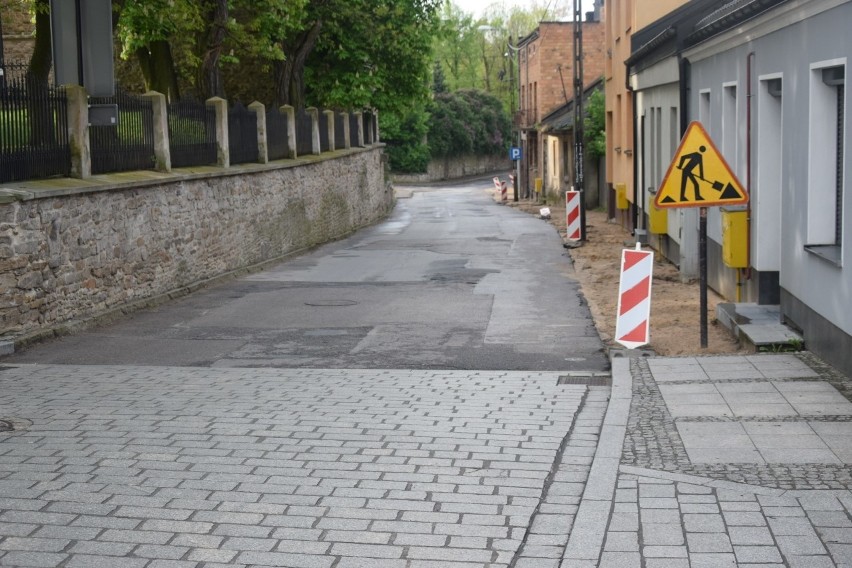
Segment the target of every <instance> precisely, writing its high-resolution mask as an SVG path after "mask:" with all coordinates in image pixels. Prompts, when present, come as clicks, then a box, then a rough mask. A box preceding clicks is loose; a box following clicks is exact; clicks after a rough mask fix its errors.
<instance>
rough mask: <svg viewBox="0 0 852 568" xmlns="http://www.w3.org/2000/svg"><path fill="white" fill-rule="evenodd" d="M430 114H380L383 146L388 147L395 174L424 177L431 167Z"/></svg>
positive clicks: (410, 112)
mask: <svg viewBox="0 0 852 568" xmlns="http://www.w3.org/2000/svg"><path fill="white" fill-rule="evenodd" d="M428 120H429V114H428V113H427V112H426V111H425V109H422V108H420V109H411V110H409V112H407V113H406V114H405V115H404V116H400V115H397V114H394V113H380V114H379V122H380V130H381V136H382V142H384V143H385V144H387V147H386V148H385V151H386V152H387V154H388V160H389V161H390V167H391V171H394V172H399V173H406V174H409V173H422V172H425V171H426V167H427V166H428V165H429V147H428V146H426V143H425V142H424V139H425V137H426V132H427V130H428V128H429V127H428V125H427V121H428Z"/></svg>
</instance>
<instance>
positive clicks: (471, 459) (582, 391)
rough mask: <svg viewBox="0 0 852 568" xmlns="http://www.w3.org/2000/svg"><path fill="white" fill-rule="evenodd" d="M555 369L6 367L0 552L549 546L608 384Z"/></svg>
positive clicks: (267, 556)
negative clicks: (565, 380)
mask: <svg viewBox="0 0 852 568" xmlns="http://www.w3.org/2000/svg"><path fill="white" fill-rule="evenodd" d="M557 379H558V375H557V374H556V373H523V372H476V371H467V372H460V371H446V372H443V371H363V370H362V371H352V370H329V371H325V370H270V369H263V370H256V369H233V370H226V369H187V368H182V369H176V368H164V367H163V368H155V367H134V368H118V367H107V366H105V367H84V366H80V367H74V366H64V367H59V366H20V367H5V368H3V369H2V370H0V409H2V410H1V411H0V412H2V416H0V419H6V420H10V421H12V422H13V423H15V424H16V426H17V427H18V429H16V431H14V432H11V433H2V434H0V565H5V566H21V567H27V566H64V567H86V568H93V567H102V566H103V567H107V566H121V567H122V568H125V567H130V568H133V567H137V566H138V567H140V568H143V567H144V568H155V567H173V568H183V567H188V568H189V567H191V568H202V567H205V568H212V567H216V566H226V565H227V566H253V567H260V566H288V567H293V568H299V567H320V568H331V567H334V568H367V567H381V568H396V567H411V568H441V567H447V568H453V567H457V568H476V567H486V566H487V567H493V568H500V567H508V566H509V565H510V564H512V563H515V564H513V565H514V566H516V567H521V566H523V565H524V564H522V561H526V560H525V559H529V558H551V557H556V556H557V555H559V554H560V553H561V551H560V548H559V547H560V546H562V545H564V541H565V540H567V530H568V527H569V526H570V521H571V517H572V513H573V511H574V510H575V509H576V505H577V502H578V501H579V494H580V493H581V489H582V482H583V481H585V476H586V475H587V474H588V465H589V463H590V461H591V456H592V455H593V453H594V446H595V443H596V435H597V430H596V428H597V429H599V427H600V416H601V415H602V413H603V411H604V408H605V405H606V395H607V391H608V389H607V388H606V387H586V386H584V385H559V386H557ZM584 401H585V402H586V404H588V408H587V409H585V410H586V411H587V414H586V415H584V416H583V419H582V420H579V421H578V422H577V423H576V424H575V414H576V413H577V411H578V410H579V409H580V408H581V405H582V404H583V403H584ZM572 426H573V430H572ZM569 432H570V433H571V435H572V437H571V438H566V436H568V434H569ZM543 496H544V497H545V498H544V499H542V497H543ZM521 548H523V551H522V554H521V555H519V554H518V551H519V549H521ZM526 565H527V566H531V565H535V566H544V564H529V563H528V564H526Z"/></svg>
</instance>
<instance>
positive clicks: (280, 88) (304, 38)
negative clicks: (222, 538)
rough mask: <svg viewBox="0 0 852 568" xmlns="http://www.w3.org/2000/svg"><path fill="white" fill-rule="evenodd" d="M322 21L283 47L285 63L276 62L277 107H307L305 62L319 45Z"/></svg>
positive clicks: (315, 23)
mask: <svg viewBox="0 0 852 568" xmlns="http://www.w3.org/2000/svg"><path fill="white" fill-rule="evenodd" d="M320 29H322V21H321V20H317V21H315V22H314V23H313V25H312V26H311V27H310V28H309V29H308V30H307V31H305V32H302V33H300V34H299V35H298V36H297V37H296V40H295V41H294V42H293V43H292V44H291V45H282V47H283V49H284V55H285V58H284V61H276V62H275V66H274V69H275V105H276V106H279V105H291V106H292V107H294V108H296V109H301V108H303V107H304V106H305V61H306V60H307V59H308V55H310V54H311V51H313V49H314V47H315V46H316V44H317V38H319V33H320Z"/></svg>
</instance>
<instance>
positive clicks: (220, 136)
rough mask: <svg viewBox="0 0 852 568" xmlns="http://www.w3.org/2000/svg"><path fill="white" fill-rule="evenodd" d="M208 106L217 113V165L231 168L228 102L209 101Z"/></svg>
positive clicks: (218, 98) (217, 98)
mask: <svg viewBox="0 0 852 568" xmlns="http://www.w3.org/2000/svg"><path fill="white" fill-rule="evenodd" d="M206 104H207V105H208V106H212V107H213V110H214V111H216V165H217V166H221V167H223V168H230V167H231V149H230V146H229V144H228V101H226V100H225V99H223V98H220V97H211V98H209V99H207V101H206Z"/></svg>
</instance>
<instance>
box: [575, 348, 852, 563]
mask: <svg viewBox="0 0 852 568" xmlns="http://www.w3.org/2000/svg"><path fill="white" fill-rule="evenodd" d="M628 389H629V390H630V391H631V395H630V396H627V395H626V394H625V391H627V390H628ZM851 393H852V381H850V380H849V379H848V378H847V377H845V376H843V375H841V374H839V373H837V372H836V371H835V370H834V369H832V368H831V367H829V366H827V365H825V364H824V363H822V362H821V361H820V360H819V359H817V358H815V357H813V356H811V355H809V354H798V355H788V354H784V355H754V356H734V357H730V356H726V357H695V358H652V359H639V358H637V359H633V360H627V359H622V360H614V361H613V400H612V402H611V403H610V408H609V409H608V411H607V415H606V419H605V421H604V429H603V431H602V433H601V440H600V446H599V447H603V446H604V445H612V444H614V443H618V442H623V446H622V449H621V452H620V459H619V463H617V464H616V463H613V461H612V459H611V454H609V455H608V456H606V457H603V456H602V455H601V452H600V451H599V452H598V453H597V454H596V456H595V458H594V460H593V465H592V470H593V473H592V475H591V478H590V480H589V483H588V485H587V487H586V490H585V492H584V495H583V497H582V499H581V501H580V505H579V512H578V514H577V519H576V521H575V529H574V530H573V531H572V533H571V535H570V539H569V543H568V546H567V549H566V553H565V557H564V560H563V562H562V563H561V564H560V566H561V567H562V568H568V567H571V568H586V567H591V566H600V567H603V568H615V567H618V568H631V567H636V568H640V567H642V568H705V567H706V568H716V567H728V566H742V567H749V568H751V567H755V568H756V567H758V566H761V567H781V566H789V567H800V566H801V567H809V568H810V567H834V566H836V567H838V568H850V567H852V516H850V515H852V491H850V489H852V466H850V464H852V422H850V421H851V420H852V403H850V394H851ZM628 398H629V412H628V411H627V409H626V407H627V406H628V404H625V403H624V400H625V399H628ZM608 425H611V426H612V428H611V429H610V430H609V431H608V430H607V426H608ZM599 462H600V463H601V464H602V467H603V466H604V465H605V466H606V467H605V468H604V469H605V470H606V472H608V475H604V476H603V477H606V478H607V481H606V482H605V483H604V484H603V485H601V484H599V485H601V487H602V490H601V487H599V488H598V491H596V492H592V493H591V494H590V489H591V488H592V485H593V481H594V479H595V478H596V477H598V476H596V475H595V473H594V469H595V468H596V466H598V465H599ZM581 524H582V526H585V525H587V524H592V525H594V526H596V527H597V529H599V531H600V534H596V533H595V531H579V530H577V529H578V528H579V526H581ZM604 533H605V534H604Z"/></svg>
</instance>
